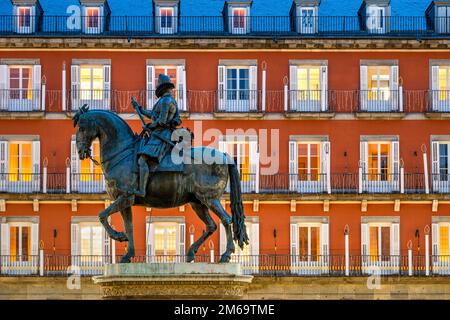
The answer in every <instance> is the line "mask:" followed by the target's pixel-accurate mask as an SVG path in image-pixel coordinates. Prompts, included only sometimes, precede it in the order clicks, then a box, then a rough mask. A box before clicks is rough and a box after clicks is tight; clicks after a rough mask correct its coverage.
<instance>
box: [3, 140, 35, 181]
mask: <svg viewBox="0 0 450 320" xmlns="http://www.w3.org/2000/svg"><path fill="white" fill-rule="evenodd" d="M8 155H9V159H8V164H9V168H8V172H9V173H10V174H9V181H11V182H19V181H23V182H29V181H31V180H32V179H31V178H32V168H33V165H32V144H31V142H16V141H11V142H10V143H9V153H8Z"/></svg>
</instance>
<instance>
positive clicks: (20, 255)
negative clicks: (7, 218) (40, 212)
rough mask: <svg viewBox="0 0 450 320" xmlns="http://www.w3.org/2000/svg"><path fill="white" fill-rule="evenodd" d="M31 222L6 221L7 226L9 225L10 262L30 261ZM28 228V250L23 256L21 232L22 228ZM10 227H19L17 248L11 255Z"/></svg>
mask: <svg viewBox="0 0 450 320" xmlns="http://www.w3.org/2000/svg"><path fill="white" fill-rule="evenodd" d="M31 225H32V223H31V222H9V223H8V227H9V239H10V240H9V250H10V251H9V252H10V256H11V258H13V257H14V258H13V259H12V262H29V261H30V257H31V256H32V255H31V245H32V243H31V242H32V238H31ZM24 227H25V228H28V229H29V230H28V246H29V250H28V254H27V255H26V256H25V255H24V254H23V239H22V238H23V234H22V230H23V228H24ZM12 228H19V234H20V236H19V238H18V239H19V248H16V254H15V255H14V256H13V255H12V253H11V246H12V243H11V229H12ZM24 257H26V260H24V259H23V258H24Z"/></svg>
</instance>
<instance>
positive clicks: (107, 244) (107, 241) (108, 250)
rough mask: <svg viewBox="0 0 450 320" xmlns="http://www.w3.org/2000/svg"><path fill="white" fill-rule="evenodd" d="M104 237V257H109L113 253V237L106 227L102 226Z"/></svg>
mask: <svg viewBox="0 0 450 320" xmlns="http://www.w3.org/2000/svg"><path fill="white" fill-rule="evenodd" d="M102 239H103V248H102V250H103V258H105V257H109V256H110V255H111V238H110V237H109V235H108V232H106V230H105V228H102Z"/></svg>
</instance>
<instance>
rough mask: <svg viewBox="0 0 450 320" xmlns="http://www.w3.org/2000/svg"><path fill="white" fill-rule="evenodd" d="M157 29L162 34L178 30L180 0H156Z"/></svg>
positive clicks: (173, 32)
mask: <svg viewBox="0 0 450 320" xmlns="http://www.w3.org/2000/svg"><path fill="white" fill-rule="evenodd" d="M154 8H155V31H156V33H160V34H175V33H177V32H178V28H177V26H178V1H173V0H155V2H154Z"/></svg>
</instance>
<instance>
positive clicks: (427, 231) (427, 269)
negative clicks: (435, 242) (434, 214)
mask: <svg viewBox="0 0 450 320" xmlns="http://www.w3.org/2000/svg"><path fill="white" fill-rule="evenodd" d="M423 231H424V233H425V275H426V276H429V275H430V226H429V225H426V226H425V228H424V230H423Z"/></svg>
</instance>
